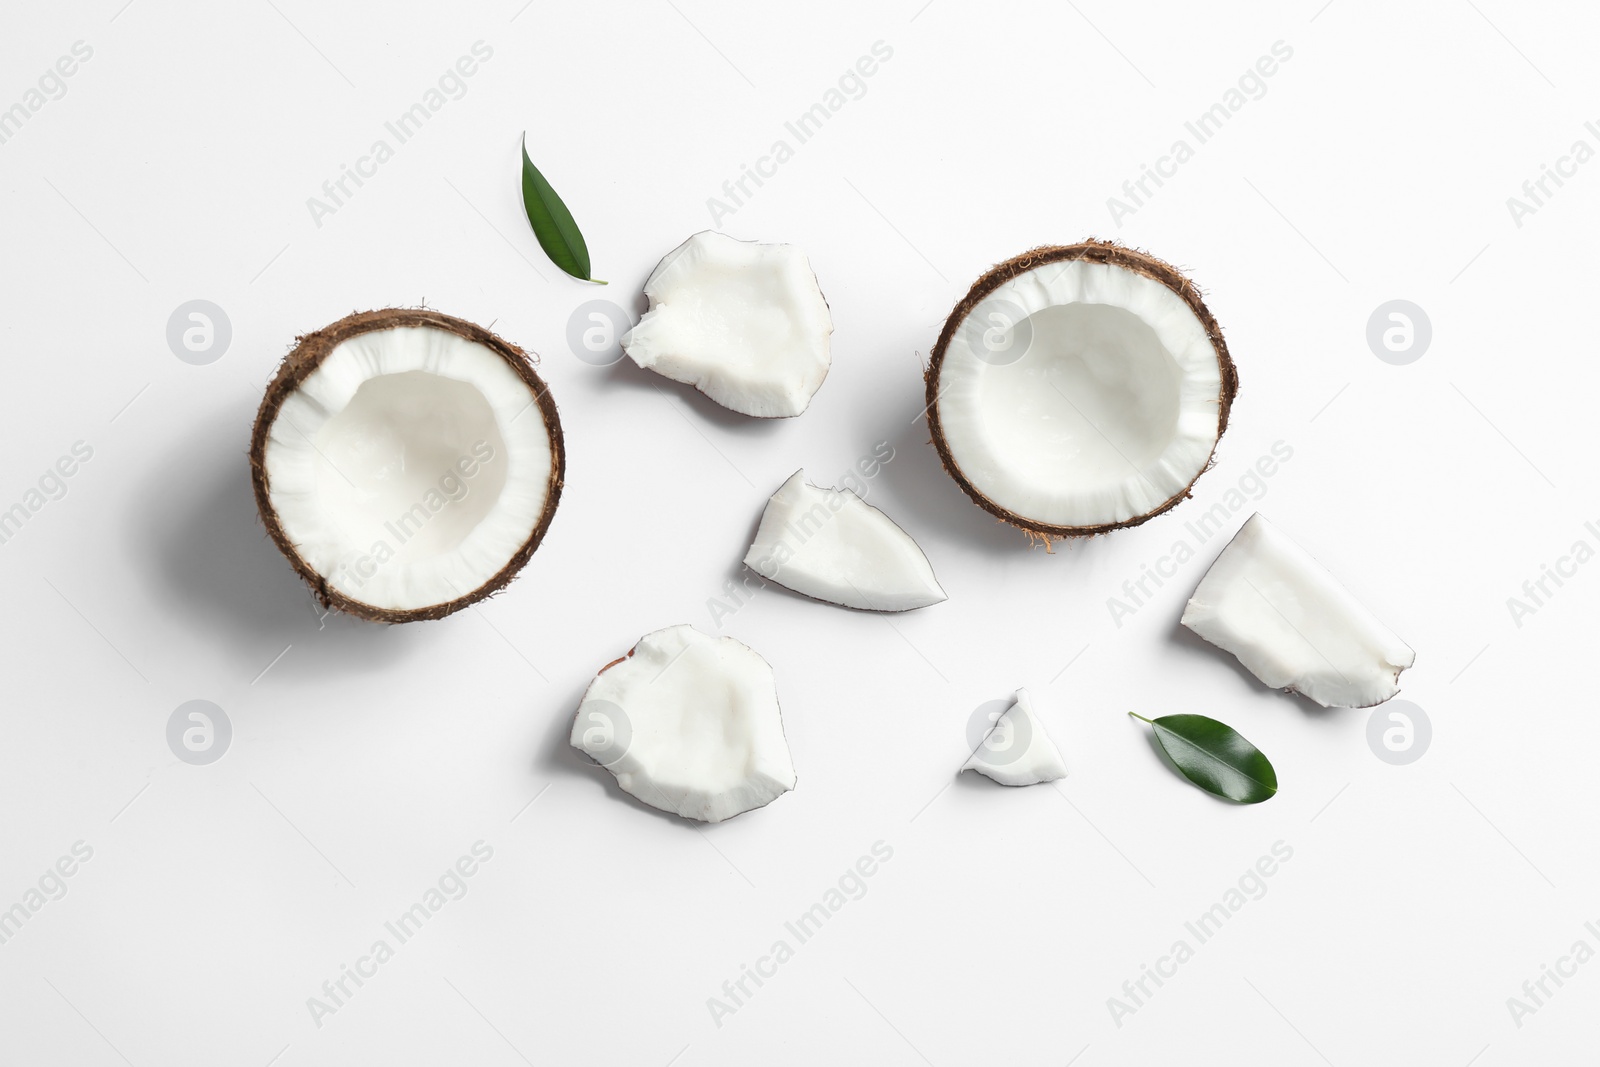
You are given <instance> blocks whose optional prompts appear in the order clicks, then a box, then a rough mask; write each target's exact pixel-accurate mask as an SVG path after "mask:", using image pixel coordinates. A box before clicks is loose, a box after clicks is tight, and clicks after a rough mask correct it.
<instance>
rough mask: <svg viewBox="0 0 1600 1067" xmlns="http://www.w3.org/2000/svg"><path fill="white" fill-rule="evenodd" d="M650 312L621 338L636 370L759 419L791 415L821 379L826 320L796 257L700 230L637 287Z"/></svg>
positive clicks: (786, 249)
mask: <svg viewBox="0 0 1600 1067" xmlns="http://www.w3.org/2000/svg"><path fill="white" fill-rule="evenodd" d="M644 291H645V295H646V296H648V297H649V298H650V309H649V310H648V311H646V312H645V314H644V317H643V318H641V319H640V320H639V323H638V325H636V326H635V327H634V328H633V329H631V330H629V331H628V332H627V333H626V334H625V335H624V336H623V338H622V347H623V350H624V351H626V352H627V353H628V356H629V357H630V358H631V359H632V360H633V361H634V362H635V363H637V364H639V366H641V367H645V368H648V369H650V370H653V371H655V372H656V373H657V374H661V375H664V376H666V377H668V378H671V379H672V380H673V381H677V382H687V383H688V384H689V385H692V386H694V387H695V388H696V389H699V390H700V391H701V392H702V393H705V394H706V396H708V397H710V398H711V399H712V400H715V401H716V402H717V403H719V404H721V405H722V406H723V407H725V408H728V409H730V410H733V411H738V412H741V413H743V414H745V415H755V416H757V417H759V418H781V417H787V416H790V415H798V414H800V413H801V412H802V411H804V410H805V409H806V406H807V405H808V404H810V403H811V397H812V396H813V395H815V393H816V391H817V389H818V388H820V387H821V385H822V380H823V379H824V378H826V377H827V376H828V365H829V360H830V356H829V354H828V336H829V334H831V333H833V318H832V316H831V315H830V314H829V311H828V302H827V301H826V300H824V299H823V298H822V290H821V289H819V288H817V276H816V275H815V274H813V273H812V272H811V265H810V264H809V263H808V262H807V261H806V256H805V253H804V252H802V251H800V250H799V249H798V248H796V247H794V246H793V245H778V244H756V243H755V242H753V241H736V240H734V239H733V238H732V237H729V236H727V235H726V234H721V233H716V232H714V231H711V230H706V231H704V232H701V233H697V234H695V235H694V236H693V237H691V238H689V239H688V240H687V241H685V242H683V244H681V245H679V246H678V247H677V248H675V249H674V250H673V251H672V252H671V253H669V254H668V255H667V258H665V259H663V260H662V261H661V263H660V264H659V265H658V266H657V267H656V269H655V272H654V273H652V274H651V275H650V280H649V281H647V282H645V286H644Z"/></svg>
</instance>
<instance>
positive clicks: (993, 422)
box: [927, 242, 1238, 537]
mask: <svg viewBox="0 0 1600 1067" xmlns="http://www.w3.org/2000/svg"><path fill="white" fill-rule="evenodd" d="M1237 390H1238V377H1237V374H1236V372H1235V370H1234V366H1233V361H1232V359H1231V358H1230V357H1229V355H1228V351H1227V346H1226V344H1225V343H1224V342H1223V339H1222V332H1221V330H1220V328H1219V327H1218V326H1217V324H1216V321H1215V320H1214V319H1213V318H1212V317H1211V314H1210V312H1209V311H1207V310H1206V307H1205V305H1204V303H1202V302H1201V300H1200V297H1199V294H1198V293H1197V292H1196V291H1195V289H1194V286H1193V285H1192V284H1191V283H1190V282H1189V280H1188V279H1187V278H1185V277H1184V276H1183V275H1182V274H1181V273H1179V272H1178V271H1177V270H1176V269H1175V268H1173V267H1171V266H1169V265H1168V264H1166V263H1163V262H1161V261H1160V260H1157V259H1155V258H1153V257H1151V256H1147V255H1144V254H1143V253H1139V252H1135V251H1132V250H1130V249H1126V248H1122V247H1119V246H1116V245H1110V244H1102V243H1099V242H1086V243H1084V244H1078V245H1070V246H1064V247H1052V248H1039V249H1035V250H1034V251H1032V252H1028V253H1025V254H1024V255H1021V256H1018V257H1016V258H1015V259H1012V260H1009V261H1007V262H1005V263H1002V264H1000V265H999V266H997V267H996V268H994V269H993V270H992V271H990V272H989V273H988V274H985V275H984V276H983V277H982V278H980V279H979V280H978V282H977V284H975V285H974V286H973V288H972V290H971V292H969V293H968V294H967V296H966V298H965V299H964V300H963V301H962V302H961V303H960V304H959V305H957V307H956V309H955V311H954V312H952V313H951V315H950V318H949V320H948V321H947V322H946V323H945V327H944V331H943V332H942V333H941V335H940V337H939V341H938V344H937V345H936V346H935V348H934V352H933V356H932V359H931V361H930V365H929V368H928V373H927V400H928V405H929V408H928V410H929V421H930V425H931V427H932V431H933V438H934V445H935V447H936V448H937V449H938V450H939V454H940V457H941V458H942V459H943V461H944V465H945V467H946V469H947V470H948V471H949V472H950V474H951V476H952V477H954V478H955V479H956V481H957V483H958V484H960V486H961V488H962V489H963V490H964V491H965V492H966V493H967V495H968V496H970V497H972V499H973V500H974V501H976V502H977V503H978V504H979V505H980V506H981V507H983V508H984V509H986V510H987V511H989V512H991V513H992V514H994V515H996V516H998V517H999V518H1001V519H1004V520H1005V521H1007V522H1009V523H1012V524H1013V525H1016V526H1019V527H1022V528H1023V529H1025V530H1028V531H1030V532H1032V533H1034V534H1036V535H1040V536H1044V537H1069V536H1078V535H1084V534H1093V533H1102V532H1105V531H1108V530H1113V529H1117V528H1120V527H1124V526H1134V525H1137V524H1139V523H1141V522H1144V521H1145V520H1147V519H1149V518H1151V517H1152V516H1154V515H1158V514H1160V513H1161V512H1163V511H1165V510H1166V509H1168V508H1170V507H1172V506H1173V505H1175V504H1176V503H1178V501H1180V500H1182V499H1183V498H1184V497H1186V496H1187V495H1188V494H1189V490H1190V487H1191V486H1192V485H1193V484H1194V481H1195V479H1196V478H1198V477H1199V476H1200V474H1201V473H1202V472H1203V471H1204V470H1205V469H1206V467H1207V466H1208V465H1209V464H1210V462H1211V456H1212V453H1213V451H1214V450H1215V449H1216V445H1217V441H1218V439H1219V438H1220V437H1221V436H1222V432H1223V431H1224V430H1225V429H1226V428H1227V422H1228V409H1229V407H1230V406H1231V404H1232V402H1233V398H1234V394H1235V393H1236V392H1237Z"/></svg>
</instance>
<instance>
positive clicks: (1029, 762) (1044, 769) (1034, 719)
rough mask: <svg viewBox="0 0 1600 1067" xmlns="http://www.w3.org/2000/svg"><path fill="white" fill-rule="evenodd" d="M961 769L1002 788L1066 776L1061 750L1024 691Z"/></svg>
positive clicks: (1019, 692)
mask: <svg viewBox="0 0 1600 1067" xmlns="http://www.w3.org/2000/svg"><path fill="white" fill-rule="evenodd" d="M961 769H962V770H963V771H977V772H978V773H979V774H984V775H987V776H989V777H990V778H993V779H994V780H995V781H997V782H999V783H1000V784H1001V785H1038V784H1039V783H1040V782H1053V781H1055V780H1056V779H1057V778H1065V777H1066V776H1067V764H1066V761H1065V760H1063V759H1062V758H1061V750H1060V749H1058V748H1056V743H1055V742H1054V741H1052V740H1051V739H1050V734H1049V731H1047V730H1046V729H1045V728H1044V722H1043V721H1042V720H1040V718H1039V717H1038V716H1037V715H1035V714H1034V713H1033V700H1032V698H1030V697H1029V696H1028V691H1027V690H1026V689H1018V690H1017V697H1016V702H1015V703H1013V704H1012V705H1011V706H1010V707H1009V708H1007V709H1006V710H1005V711H1003V712H1001V713H1000V717H999V718H997V719H995V721H994V726H992V727H991V728H990V729H989V732H988V733H987V734H985V735H984V738H983V741H982V743H981V744H979V745H978V748H977V750H976V751H975V752H973V753H972V758H971V759H969V760H967V762H966V763H964V764H963V765H962V767H961Z"/></svg>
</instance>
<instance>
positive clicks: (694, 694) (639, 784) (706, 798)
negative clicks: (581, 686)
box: [572, 624, 795, 822]
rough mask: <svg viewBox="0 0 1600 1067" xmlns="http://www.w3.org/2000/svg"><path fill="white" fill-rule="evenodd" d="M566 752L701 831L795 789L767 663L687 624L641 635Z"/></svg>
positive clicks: (591, 696) (588, 698) (581, 712)
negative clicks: (576, 752)
mask: <svg viewBox="0 0 1600 1067" xmlns="http://www.w3.org/2000/svg"><path fill="white" fill-rule="evenodd" d="M572 746H573V747H574V748H577V749H580V750H582V751H583V752H585V753H587V754H588V755H589V756H591V757H592V758H593V759H594V760H595V761H596V762H597V763H599V764H601V765H602V766H603V767H605V768H606V769H607V770H609V771H610V772H611V773H612V774H613V775H615V776H616V779H617V784H618V785H619V786H621V787H622V788H623V789H624V790H625V791H626V792H628V793H631V794H633V795H634V796H635V797H638V798H639V799H640V800H642V801H644V802H645V803H646V804H649V805H650V806H651V807H654V808H660V809H661V810H662V811H669V812H672V813H673V814H675V815H681V816H683V817H684V818H685V819H699V820H701V821H702V822H721V821H722V820H723V819H729V818H732V817H733V816H735V815H738V814H740V813H741V812H746V811H749V810H750V809H752V808H759V807H762V806H764V805H766V804H769V803H771V802H772V801H773V800H774V799H776V798H777V797H779V796H781V795H782V794H784V793H786V792H788V791H789V790H791V789H793V788H794V783H795V774H794V761H793V760H792V759H791V758H790V756H789V743H788V742H787V741H786V740H784V736H783V719H782V717H781V716H780V715H779V712H778V692H777V688H776V686H775V684H774V682H773V677H772V668H771V667H770V666H768V665H767V661H766V660H764V659H762V658H761V657H760V656H758V655H756V654H755V653H754V652H752V651H751V650H750V649H749V648H748V647H747V646H745V645H742V644H740V643H739V642H738V641H735V640H734V639H733V638H731V637H709V636H707V635H706V634H703V633H701V632H700V631H699V630H696V629H695V628H694V627H692V626H689V625H687V624H683V625H679V626H669V627H667V628H666V629H664V630H657V631H655V632H654V633H649V634H646V635H645V636H644V637H641V638H640V639H639V643H638V644H636V645H634V646H633V649H632V650H631V651H630V652H629V653H628V654H627V655H626V656H624V657H623V658H622V659H619V660H616V661H615V662H613V663H611V664H609V665H607V666H606V667H604V668H602V669H601V671H600V673H599V674H598V675H597V676H596V677H595V680H594V681H592V682H590V683H589V688H588V690H586V691H585V692H584V694H583V703H582V704H581V705H580V706H579V708H578V714H577V717H576V718H575V719H574V720H573V723H572Z"/></svg>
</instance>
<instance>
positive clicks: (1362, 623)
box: [1183, 514, 1417, 708]
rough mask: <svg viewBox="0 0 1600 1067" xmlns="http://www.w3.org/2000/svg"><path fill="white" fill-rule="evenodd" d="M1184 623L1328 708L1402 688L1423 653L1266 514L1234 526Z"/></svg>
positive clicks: (1266, 677)
mask: <svg viewBox="0 0 1600 1067" xmlns="http://www.w3.org/2000/svg"><path fill="white" fill-rule="evenodd" d="M1183 625H1185V626H1187V627H1188V628H1189V629H1191V630H1193V631H1194V632H1195V633H1197V634H1199V635H1200V636H1201V637H1203V638H1205V639H1206V640H1207V641H1210V642H1211V643H1212V644H1214V645H1216V646H1217V647H1218V648H1221V649H1224V650H1226V651H1228V652H1232V653H1233V654H1234V655H1235V656H1237V657H1239V662H1240V663H1242V664H1244V665H1245V667H1247V668H1248V669H1249V671H1250V673H1251V674H1254V675H1255V676H1256V677H1257V678H1259V679H1261V680H1262V681H1263V682H1265V683H1266V684H1267V685H1270V686H1272V687H1274V688H1276V689H1287V690H1292V691H1294V692H1298V693H1302V694H1304V695H1305V696H1307V697H1309V698H1310V699H1312V700H1314V701H1316V702H1317V703H1318V704H1321V705H1322V706H1323V707H1325V708H1327V707H1335V708H1366V707H1371V706H1372V705H1374V704H1381V703H1383V702H1384V701H1385V700H1388V699H1389V698H1390V697H1392V696H1394V695H1395V694H1396V693H1398V692H1399V691H1400V687H1399V685H1398V684H1397V683H1398V682H1399V679H1400V672H1401V671H1403V670H1405V669H1406V668H1407V667H1410V666H1411V665H1412V664H1413V663H1415V662H1416V659H1417V654H1416V653H1415V652H1413V651H1412V650H1411V648H1410V646H1408V645H1407V644H1406V643H1405V642H1404V641H1402V640H1400V638H1399V637H1397V636H1395V633H1394V631H1393V630H1390V629H1389V628H1388V627H1387V626H1385V625H1383V623H1381V622H1379V621H1378V619H1377V618H1376V616H1374V615H1373V614H1372V612H1370V611H1368V610H1367V608H1366V607H1365V605H1363V604H1362V603H1361V602H1360V601H1359V600H1357V599H1356V598H1355V597H1354V596H1352V595H1351V594H1350V591H1349V590H1347V589H1346V588H1345V587H1344V586H1342V585H1340V584H1339V581H1338V579H1336V578H1334V576H1333V575H1332V574H1329V573H1328V571H1327V570H1326V569H1324V568H1323V566H1322V565H1321V564H1320V563H1318V562H1317V561H1316V560H1314V559H1312V558H1311V556H1310V554H1309V553H1307V552H1306V550H1305V549H1303V548H1301V547H1300V546H1299V545H1297V544H1295V543H1294V541H1292V540H1290V539H1289V537H1288V535H1286V534H1284V533H1282V532H1281V531H1279V530H1278V528H1277V527H1275V526H1273V525H1272V524H1271V523H1269V522H1267V520H1266V519H1264V518H1262V517H1261V515H1260V514H1255V515H1252V516H1250V519H1249V521H1248V522H1246V523H1245V524H1244V526H1243V527H1242V528H1241V529H1240V530H1239V532H1238V533H1237V534H1235V535H1234V538H1233V540H1232V541H1230V542H1228V547H1226V548H1224V549H1223V550H1222V554H1221V555H1220V556H1218V557H1217V561H1216V562H1215V563H1213V564H1212V565H1211V569H1210V570H1209V571H1207V572H1206V576H1205V577H1204V578H1203V579H1201V581H1200V586H1199V588H1197V589H1196V590H1195V591H1194V596H1192V597H1191V598H1190V599H1189V604H1188V606H1187V607H1186V608H1184V611H1183Z"/></svg>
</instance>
